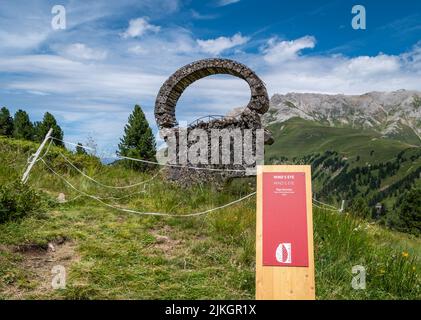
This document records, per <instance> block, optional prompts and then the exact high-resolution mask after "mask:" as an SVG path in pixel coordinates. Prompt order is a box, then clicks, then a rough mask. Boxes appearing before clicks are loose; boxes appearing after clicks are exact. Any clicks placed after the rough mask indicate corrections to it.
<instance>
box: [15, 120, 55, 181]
mask: <svg viewBox="0 0 421 320" xmlns="http://www.w3.org/2000/svg"><path fill="white" fill-rule="evenodd" d="M52 133H53V128H50V130H48V132H47V134H46V136H45V138H44V141H43V142H42V143H41V145H40V146H39V148H38V150H37V152H35V154H34V155H33V156H32V159H31V162H30V163H29V165H28V167H27V168H26V170H25V172H24V173H23V176H22V183H26V181H28V177H29V172H31V169H32V167H33V166H34V164H35V162H36V161H37V159H38V157H39V155H40V154H41V151H42V149H43V148H44V146H45V144H46V143H47V141H48V139H50V137H51V134H52Z"/></svg>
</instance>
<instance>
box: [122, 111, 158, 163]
mask: <svg viewBox="0 0 421 320" xmlns="http://www.w3.org/2000/svg"><path fill="white" fill-rule="evenodd" d="M118 147H119V154H120V155H122V156H126V157H132V158H138V159H144V160H149V161H156V158H155V154H156V148H155V137H154V136H153V134H152V129H151V128H150V126H149V124H148V121H147V120H146V117H145V114H144V113H143V111H142V109H141V108H140V106H139V105H136V106H135V107H134V110H133V113H132V114H131V115H130V116H129V120H128V123H127V125H126V126H125V128H124V136H123V138H122V139H121V143H120V144H119V146H118ZM123 163H124V164H125V165H126V166H128V167H130V168H133V169H136V170H142V171H144V170H146V169H148V168H151V167H153V166H151V165H148V164H145V163H141V162H135V161H129V160H127V161H123Z"/></svg>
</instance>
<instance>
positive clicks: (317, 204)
mask: <svg viewBox="0 0 421 320" xmlns="http://www.w3.org/2000/svg"><path fill="white" fill-rule="evenodd" d="M49 140H50V142H49V144H48V147H47V149H46V151H45V152H44V154H43V155H42V156H41V157H39V158H38V159H36V160H35V162H38V161H41V162H42V163H43V165H44V166H45V167H46V168H47V169H48V170H49V171H51V172H52V173H53V174H54V175H55V176H57V177H58V178H60V179H61V180H62V181H63V182H64V183H65V184H66V185H68V186H69V187H70V188H71V189H73V190H74V191H75V192H76V193H77V194H78V195H77V196H76V197H74V198H73V199H71V200H68V201H66V202H65V203H69V202H72V201H75V200H77V199H79V198H81V197H87V198H90V199H93V200H95V201H97V202H99V203H100V204H102V205H104V206H106V207H109V208H112V209H114V210H119V211H122V212H127V213H132V214H138V215H149V216H165V217H180V218H183V217H195V216H201V215H205V214H208V213H212V212H214V211H218V210H221V209H224V208H227V207H229V206H232V205H235V204H237V203H240V202H242V201H245V200H247V199H249V198H251V197H253V196H255V195H256V192H252V193H250V194H248V195H246V196H243V197H241V198H239V199H237V200H234V201H231V202H229V203H227V204H224V205H221V206H218V207H215V208H210V209H207V210H204V211H199V212H193V213H188V214H174V213H163V212H142V211H138V210H134V209H128V208H123V207H120V206H117V205H113V204H110V203H108V202H105V200H122V199H125V198H129V197H131V196H133V195H136V194H141V193H146V190H145V189H144V190H140V191H136V192H133V193H129V194H126V195H124V196H121V197H115V196H107V197H101V196H98V195H93V194H89V193H87V192H85V191H82V190H80V189H78V188H77V187H75V186H74V185H73V184H72V183H71V182H70V181H69V180H68V179H66V178H65V177H64V176H63V175H61V174H59V173H58V172H57V171H55V170H54V169H53V168H52V167H51V166H50V165H48V164H47V162H46V161H45V158H46V156H47V154H48V152H49V151H50V147H51V145H52V142H53V140H57V141H61V142H63V143H67V144H70V145H74V146H79V147H82V148H84V149H87V150H95V149H93V148H89V147H84V146H81V145H80V144H76V143H73V142H69V141H65V140H61V139H57V138H54V137H50V138H49ZM59 155H60V156H61V157H62V158H63V159H64V160H65V162H66V163H67V164H68V165H70V166H71V167H72V168H73V169H74V170H76V171H77V172H78V173H79V174H81V175H82V176H83V177H84V178H86V179H88V180H90V181H92V182H94V183H96V184H97V185H99V186H101V187H104V188H109V189H115V190H126V189H129V188H134V187H138V186H141V185H143V186H146V184H147V183H150V182H152V181H153V180H154V179H156V178H157V177H158V176H159V174H160V173H161V171H162V170H163V169H164V168H161V169H160V170H159V171H158V172H157V173H156V174H154V175H153V176H152V177H151V178H149V179H147V180H144V181H141V182H138V183H135V184H131V185H126V186H112V185H108V184H105V183H103V182H101V181H98V180H96V179H94V178H93V177H91V176H89V175H87V174H86V173H85V172H83V171H82V170H81V169H79V168H78V167H77V166H76V165H75V164H74V163H72V162H71V161H70V160H69V158H68V157H66V156H65V155H64V154H63V153H62V152H59ZM116 157H119V158H121V159H127V160H132V161H139V162H144V163H149V164H157V165H161V166H169V167H182V168H189V169H194V170H210V171H236V172H238V171H245V170H224V169H216V168H206V167H190V166H182V165H172V164H162V163H158V162H154V161H149V160H144V159H136V158H131V157H125V156H118V155H116ZM32 160H33V159H31V161H32ZM313 205H314V206H315V207H316V208H319V209H322V210H328V211H332V212H341V209H338V208H336V207H335V206H333V205H330V204H327V203H324V202H321V201H319V200H317V199H314V198H313Z"/></svg>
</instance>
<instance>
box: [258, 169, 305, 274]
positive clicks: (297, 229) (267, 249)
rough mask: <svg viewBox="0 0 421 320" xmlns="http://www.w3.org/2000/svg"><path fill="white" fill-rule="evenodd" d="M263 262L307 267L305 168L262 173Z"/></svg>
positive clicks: (271, 264)
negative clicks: (303, 169) (302, 170)
mask: <svg viewBox="0 0 421 320" xmlns="http://www.w3.org/2000/svg"><path fill="white" fill-rule="evenodd" d="M262 194H263V265H264V266H283V267H287V266H289V267H308V242H307V240H308V239H307V237H308V236H307V206H306V183H305V174H304V172H264V173H263V192H262Z"/></svg>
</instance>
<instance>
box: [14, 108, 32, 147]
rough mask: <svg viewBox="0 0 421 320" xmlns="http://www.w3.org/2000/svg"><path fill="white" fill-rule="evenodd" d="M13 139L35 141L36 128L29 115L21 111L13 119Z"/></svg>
mask: <svg viewBox="0 0 421 320" xmlns="http://www.w3.org/2000/svg"><path fill="white" fill-rule="evenodd" d="M13 137H14V138H16V139H25V140H33V139H34V126H33V125H32V122H31V121H30V120H29V116H28V114H27V113H26V112H25V111H23V110H20V109H19V110H18V111H17V112H16V113H15V117H14V119H13Z"/></svg>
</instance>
